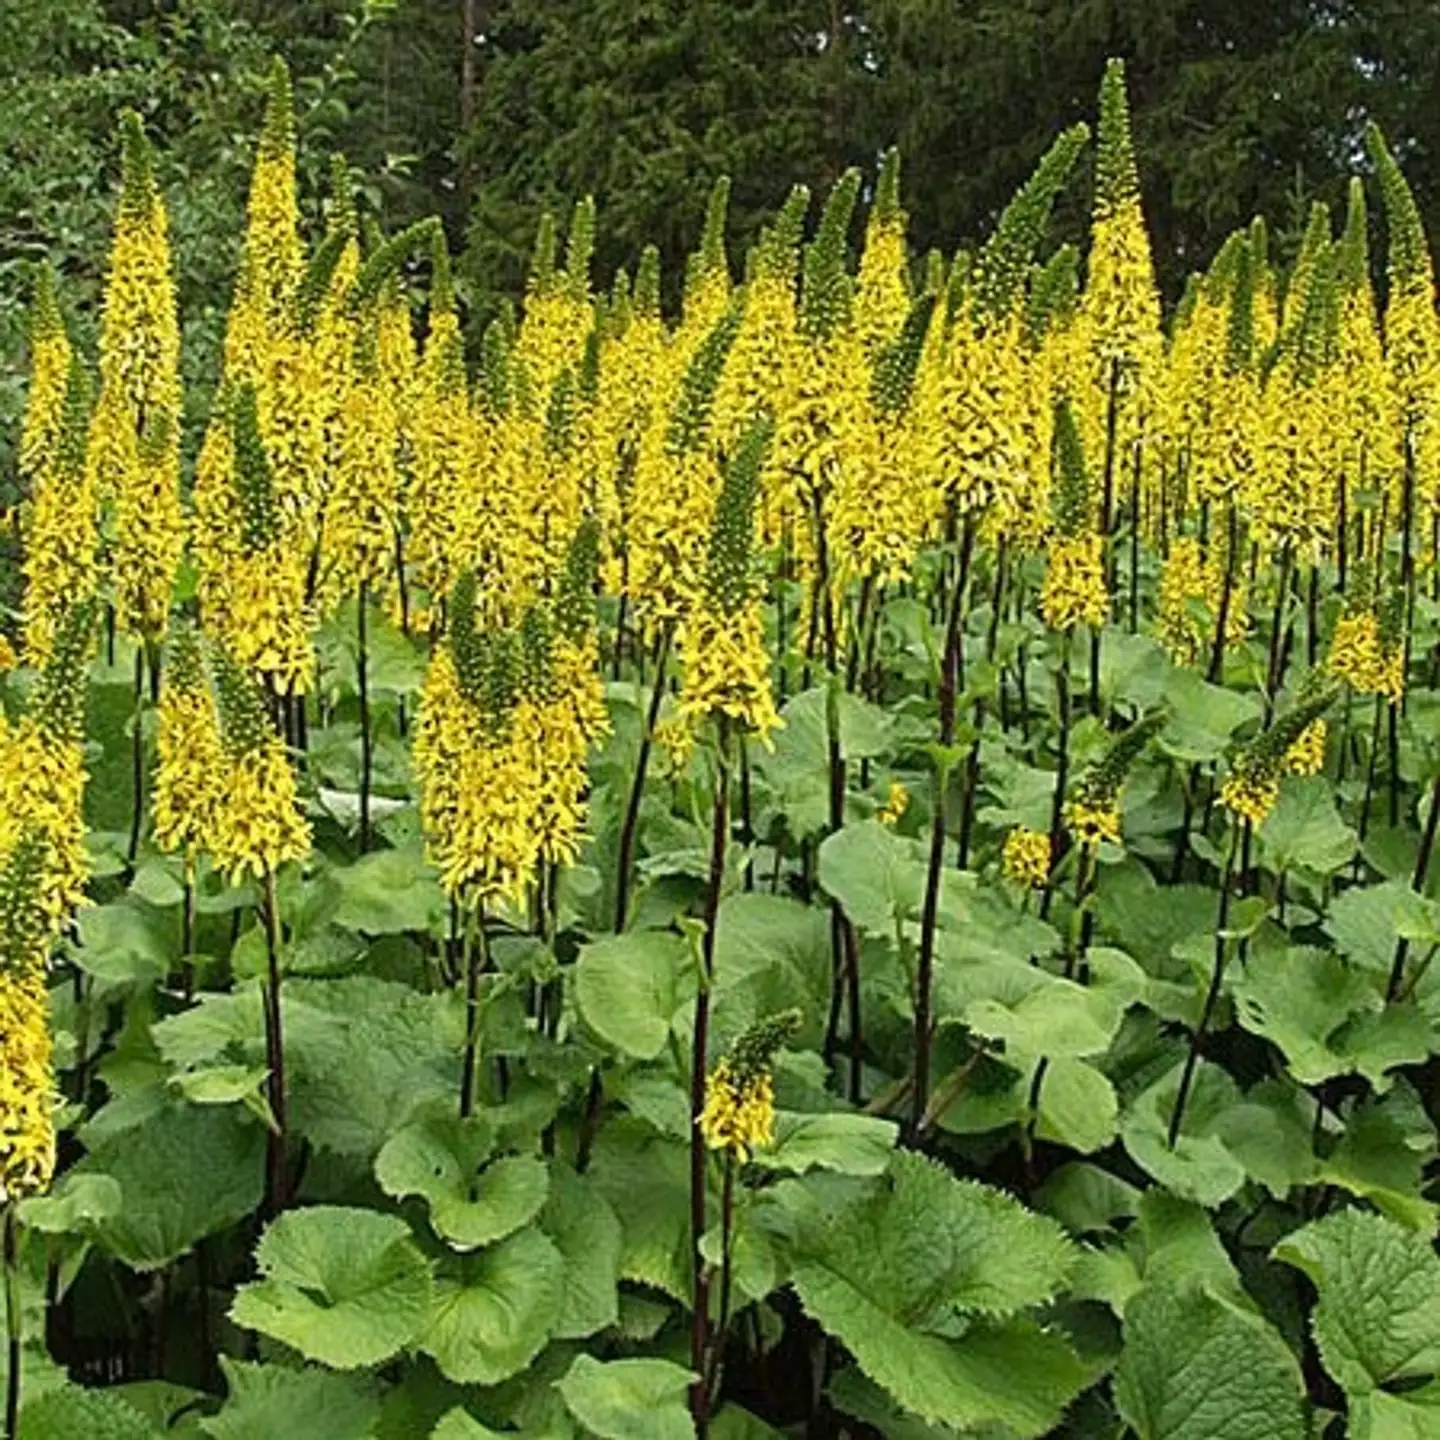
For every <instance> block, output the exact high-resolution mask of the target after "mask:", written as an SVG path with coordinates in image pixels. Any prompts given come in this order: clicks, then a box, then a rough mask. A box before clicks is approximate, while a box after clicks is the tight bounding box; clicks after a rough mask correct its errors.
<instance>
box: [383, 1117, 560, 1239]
mask: <svg viewBox="0 0 1440 1440" xmlns="http://www.w3.org/2000/svg"><path fill="white" fill-rule="evenodd" d="M493 1145H494V1140H493V1137H492V1135H491V1131H490V1126H489V1124H488V1123H487V1122H486V1121H485V1120H484V1118H483V1117H480V1116H474V1117H472V1118H470V1119H468V1120H461V1119H459V1118H458V1117H455V1116H449V1115H446V1116H438V1115H437V1116H428V1117H426V1118H424V1119H420V1120H417V1121H414V1122H413V1123H411V1124H409V1125H407V1126H405V1127H404V1128H403V1129H401V1130H398V1131H396V1133H395V1134H394V1135H392V1136H391V1137H390V1138H389V1139H388V1140H387V1141H386V1142H385V1144H384V1146H383V1147H382V1149H381V1151H380V1154H379V1155H378V1156H377V1157H376V1159H375V1178H376V1179H377V1180H378V1181H379V1182H380V1188H381V1189H382V1190H384V1192H385V1193H386V1194H387V1195H393V1196H396V1197H397V1198H403V1197H404V1196H407V1195H421V1196H423V1197H424V1198H425V1201H426V1203H427V1204H428V1205H429V1207H430V1223H431V1224H432V1225H433V1226H434V1227H435V1232H436V1234H438V1235H440V1236H442V1237H443V1238H444V1239H446V1240H448V1241H449V1242H450V1243H451V1245H453V1246H454V1247H455V1248H456V1249H457V1250H474V1249H477V1248H478V1247H480V1246H481V1245H489V1244H492V1243H493V1242H494V1241H496V1240H503V1239H504V1238H505V1236H507V1235H512V1234H514V1232H515V1231H516V1230H519V1229H520V1228H521V1227H522V1226H524V1225H528V1224H529V1223H530V1221H532V1220H533V1219H534V1218H535V1216H536V1215H537V1214H539V1212H540V1207H541V1206H542V1205H544V1203H545V1196H546V1194H547V1192H548V1190H549V1184H550V1179H549V1173H548V1172H547V1171H546V1169H545V1165H544V1162H543V1161H541V1160H538V1159H537V1158H536V1157H535V1156H533V1155H508V1156H505V1157H503V1158H502V1159H499V1160H495V1161H492V1162H491V1163H490V1164H488V1165H486V1164H485V1161H486V1160H487V1159H488V1158H489V1155H490V1152H491V1150H492V1148H493Z"/></svg>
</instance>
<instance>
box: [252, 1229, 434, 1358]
mask: <svg viewBox="0 0 1440 1440" xmlns="http://www.w3.org/2000/svg"><path fill="white" fill-rule="evenodd" d="M255 1259H256V1262H257V1263H258V1264H259V1267H260V1273H261V1275H262V1276H263V1277H264V1278H263V1279H260V1280H257V1281H254V1282H252V1283H251V1284H249V1285H243V1286H241V1288H240V1290H239V1291H238V1292H237V1294H236V1296H235V1304H234V1306H233V1308H232V1309H231V1312H230V1313H231V1316H232V1318H233V1319H234V1321H235V1323H236V1324H237V1325H243V1326H245V1327H246V1328H247V1329H250V1330H258V1331H260V1332H261V1333H262V1334H264V1335H269V1336H271V1337H272V1338H273V1339H276V1340H281V1341H283V1342H284V1343H285V1344H287V1345H289V1346H291V1347H292V1348H293V1349H295V1350H298V1351H299V1352H300V1353H301V1354H302V1355H304V1356H305V1358H306V1359H307V1360H319V1361H322V1362H323V1363H324V1364H326V1365H329V1366H331V1367H332V1368H334V1369H336V1370H353V1369H356V1368H358V1367H360V1366H362V1365H378V1364H379V1363H380V1362H381V1361H383V1360H388V1359H389V1358H390V1357H391V1356H392V1355H394V1354H396V1353H397V1352H398V1351H399V1350H401V1349H403V1348H404V1347H405V1346H406V1345H409V1344H410V1343H411V1342H412V1341H413V1340H415V1339H416V1338H417V1337H418V1336H419V1335H420V1333H421V1331H422V1330H423V1329H424V1326H425V1321H426V1317H427V1315H428V1313H429V1308H430V1289H431V1287H430V1268H429V1266H428V1265H427V1264H426V1261H425V1257H424V1256H423V1255H421V1253H420V1252H419V1250H418V1249H416V1247H415V1244H414V1242H413V1241H412V1240H411V1239H410V1229H409V1226H407V1225H406V1224H405V1222H404V1221H403V1220H401V1219H399V1218H398V1217H397V1216H394V1215H382V1214H379V1213H378V1212H376V1211H374V1210H359V1209H349V1208H345V1207H343V1206H338V1205H316V1206H313V1207H311V1208H310V1209H307V1210H292V1211H290V1212H289V1213H287V1214H284V1215H281V1216H279V1217H278V1218H277V1219H276V1220H274V1221H272V1222H271V1224H270V1225H269V1226H267V1227H266V1230H265V1233H264V1234H263V1235H262V1236H261V1237H260V1243H259V1245H258V1246H257V1247H256V1250H255Z"/></svg>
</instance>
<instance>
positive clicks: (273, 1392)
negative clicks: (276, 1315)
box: [200, 1355, 380, 1440]
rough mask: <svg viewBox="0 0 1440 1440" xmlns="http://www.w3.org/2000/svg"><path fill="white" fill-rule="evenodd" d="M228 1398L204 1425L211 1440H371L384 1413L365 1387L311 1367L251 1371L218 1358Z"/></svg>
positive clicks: (269, 1367)
mask: <svg viewBox="0 0 1440 1440" xmlns="http://www.w3.org/2000/svg"><path fill="white" fill-rule="evenodd" d="M220 1368H221V1369H222V1370H223V1371H224V1372H225V1382H226V1385H227V1386H228V1387H229V1391H230V1396H229V1399H227V1400H226V1402H225V1404H224V1405H223V1406H222V1407H221V1409H220V1412H219V1414H217V1415H210V1416H207V1417H206V1418H205V1419H203V1420H201V1422H200V1428H201V1429H202V1430H203V1431H204V1432H205V1433H206V1434H207V1435H209V1436H211V1437H212V1440H274V1437H275V1436H277V1435H295V1436H301V1435H303V1436H304V1437H305V1440H370V1437H371V1436H372V1435H373V1434H374V1427H375V1421H376V1419H377V1417H378V1415H379V1412H380V1407H379V1405H378V1404H377V1403H376V1401H375V1398H374V1396H373V1395H372V1394H371V1393H370V1387H369V1385H368V1384H367V1382H366V1381H364V1380H361V1379H352V1378H351V1377H349V1376H347V1375H335V1374H332V1373H331V1372H330V1371H328V1370H320V1369H318V1368H316V1367H315V1366H310V1365H307V1366H305V1367H304V1368H303V1369H292V1368H291V1367H290V1366H288V1365H251V1364H248V1363H247V1362H246V1361H244V1360H232V1359H230V1357H229V1356H227V1355H222V1356H221V1357H220Z"/></svg>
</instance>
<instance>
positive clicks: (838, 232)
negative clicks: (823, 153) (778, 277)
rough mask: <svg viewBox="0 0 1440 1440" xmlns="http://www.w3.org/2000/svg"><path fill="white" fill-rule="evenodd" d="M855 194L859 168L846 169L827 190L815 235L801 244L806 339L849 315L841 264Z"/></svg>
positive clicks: (828, 331)
mask: <svg viewBox="0 0 1440 1440" xmlns="http://www.w3.org/2000/svg"><path fill="white" fill-rule="evenodd" d="M859 195H860V172H859V171H858V170H854V169H851V170H847V171H846V172H845V173H844V175H842V176H841V177H840V179H839V180H837V181H836V182H835V186H834V188H833V189H832V190H831V191H830V194H829V197H828V198H827V199H826V201H825V208H824V210H823V211H822V212H821V215H820V226H819V228H818V229H817V230H816V232H815V238H814V239H813V240H812V241H811V242H810V243H809V244H808V245H807V246H806V247H805V258H804V263H803V265H802V267H801V275H800V333H801V334H802V335H804V336H805V337H806V339H808V340H815V341H818V340H827V339H829V338H830V336H831V335H832V334H833V333H834V332H835V331H836V330H838V329H840V328H841V327H842V326H844V325H845V324H846V323H847V322H848V321H849V319H850V302H851V297H852V294H853V290H854V285H853V282H852V281H851V279H850V275H849V272H848V271H847V270H846V268H845V247H846V236H847V234H848V233H849V230H850V218H851V216H852V215H853V214H854V213H855V201H856V200H857V199H858V197H859Z"/></svg>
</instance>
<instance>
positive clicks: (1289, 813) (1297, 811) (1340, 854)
mask: <svg viewBox="0 0 1440 1440" xmlns="http://www.w3.org/2000/svg"><path fill="white" fill-rule="evenodd" d="M1259 836H1260V853H1261V856H1262V858H1263V859H1264V861H1265V863H1266V864H1268V865H1269V867H1270V869H1272V870H1273V871H1275V872H1277V873H1279V872H1280V871H1284V870H1294V869H1302V870H1313V871H1316V872H1317V873H1318V874H1321V875H1330V874H1333V873H1334V872H1335V871H1336V870H1338V869H1339V868H1340V867H1341V866H1342V865H1343V864H1345V862H1346V861H1347V860H1349V859H1350V857H1351V856H1352V855H1354V853H1355V848H1356V846H1357V845H1358V844H1359V843H1360V842H1359V837H1358V836H1357V835H1356V833H1355V832H1354V831H1353V830H1352V829H1351V828H1350V827H1349V826H1348V825H1347V824H1346V823H1345V822H1344V821H1343V820H1342V819H1341V818H1340V812H1339V811H1338V810H1337V809H1336V808H1335V787H1334V786H1333V785H1332V784H1331V783H1330V781H1329V780H1327V779H1326V778H1325V777H1324V776H1323V775H1314V776H1307V777H1305V778H1303V779H1298V780H1291V781H1287V782H1286V783H1285V784H1284V785H1282V786H1281V787H1280V799H1279V801H1278V802H1277V803H1276V805H1275V808H1274V809H1273V810H1272V811H1271V812H1270V814H1269V815H1268V816H1267V817H1266V820H1265V823H1264V824H1263V825H1262V826H1261V827H1260V831H1259Z"/></svg>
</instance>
